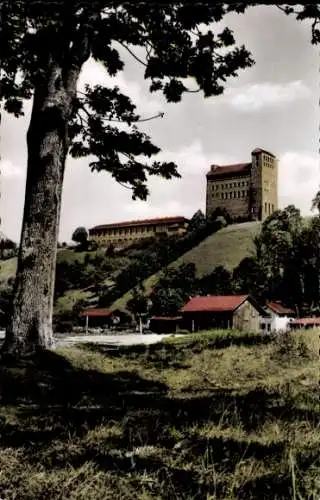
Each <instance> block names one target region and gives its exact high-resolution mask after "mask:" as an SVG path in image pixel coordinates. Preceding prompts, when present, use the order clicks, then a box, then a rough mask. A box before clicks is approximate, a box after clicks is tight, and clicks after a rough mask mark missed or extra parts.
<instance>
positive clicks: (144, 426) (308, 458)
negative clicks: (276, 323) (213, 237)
mask: <svg viewBox="0 0 320 500" xmlns="http://www.w3.org/2000/svg"><path fill="white" fill-rule="evenodd" d="M319 333H320V332H316V331H308V332H305V333H300V332H299V333H296V334H294V336H293V337H291V341H290V338H289V339H287V340H286V341H279V340H278V341H277V343H276V342H275V341H272V342H270V340H269V341H268V343H261V342H262V339H261V337H259V336H257V335H245V334H237V333H231V332H230V333H228V332H211V333H207V334H206V333H203V334H197V336H195V335H193V336H192V335H188V336H186V337H183V338H177V339H173V340H169V341H167V342H165V343H163V344H158V345H154V346H149V347H145V346H131V347H130V348H129V347H128V348H119V349H115V348H111V347H110V348H108V347H106V346H104V347H102V346H100V347H99V346H91V347H90V348H88V347H84V346H83V347H82V348H74V349H65V350H61V351H58V352H56V353H54V352H53V353H50V352H48V353H47V354H46V355H45V357H44V359H40V360H39V359H38V361H37V362H36V363H35V364H31V362H30V360H29V362H28V363H29V364H26V365H25V366H23V367H14V368H12V369H6V368H4V367H3V366H2V367H0V370H1V376H0V395H1V401H0V402H1V405H0V421H1V427H0V470H1V475H0V494H1V497H3V498H6V499H11V498H12V499H13V498H17V499H19V500H31V499H32V500H40V499H43V498H50V499H51V500H58V499H74V500H76V499H77V500H82V499H83V500H111V499H112V500H117V499H122V500H129V499H130V500H141V499H142V500H147V499H158V500H160V499H166V500H171V499H186V500H189V499H199V500H201V499H208V500H209V499H211V500H218V499H223V500H226V499H228V500H229V499H230V500H232V499H234V500H235V499H240V500H247V499H258V498H259V499H261V500H264V499H265V500H266V499H268V500H280V499H281V500H285V499H292V500H293V499H297V500H298V499H299V500H307V499H310V500H311V499H314V500H316V499H318V498H319V494H320V484H319V474H320V461H319V445H320V432H319V404H318V351H319ZM284 339H286V337H284Z"/></svg>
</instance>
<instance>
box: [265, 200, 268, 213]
mask: <svg viewBox="0 0 320 500" xmlns="http://www.w3.org/2000/svg"><path fill="white" fill-rule="evenodd" d="M267 208H268V207H267V202H265V204H264V212H265V213H267Z"/></svg>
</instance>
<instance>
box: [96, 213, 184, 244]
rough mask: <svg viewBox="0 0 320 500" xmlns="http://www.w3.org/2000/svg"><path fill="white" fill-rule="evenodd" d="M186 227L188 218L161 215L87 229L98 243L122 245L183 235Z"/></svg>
mask: <svg viewBox="0 0 320 500" xmlns="http://www.w3.org/2000/svg"><path fill="white" fill-rule="evenodd" d="M187 229H188V220H187V219H186V218H185V217H162V218H158V219H145V220H136V221H127V222H118V223H114V224H104V225H101V226H95V227H93V228H91V229H89V238H90V240H94V241H96V242H97V243H98V244H100V245H106V246H108V245H111V244H112V245H113V246H115V247H122V246H125V245H128V244H132V243H134V242H136V241H141V240H143V239H144V238H154V237H157V236H161V235H164V234H165V235H168V236H170V235H176V234H178V235H183V234H184V233H186V231H187Z"/></svg>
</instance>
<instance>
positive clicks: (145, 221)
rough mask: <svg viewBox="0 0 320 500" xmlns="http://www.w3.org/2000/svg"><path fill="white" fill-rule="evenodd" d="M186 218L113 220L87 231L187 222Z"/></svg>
mask: <svg viewBox="0 0 320 500" xmlns="http://www.w3.org/2000/svg"><path fill="white" fill-rule="evenodd" d="M187 220H188V219H186V218H185V217H182V216H176V217H160V218H156V219H143V220H131V221H125V222H113V223H112V224H102V225H100V226H94V227H92V228H91V229H89V231H94V230H99V229H112V228H117V227H132V226H149V225H151V224H154V225H158V224H177V223H183V222H187Z"/></svg>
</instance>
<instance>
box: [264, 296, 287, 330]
mask: <svg viewBox="0 0 320 500" xmlns="http://www.w3.org/2000/svg"><path fill="white" fill-rule="evenodd" d="M264 309H265V311H266V313H267V314H268V316H267V317H263V318H261V322H260V326H261V330H265V331H268V332H281V331H287V330H288V329H289V327H290V323H291V322H292V321H293V320H294V318H295V317H296V312H295V310H294V309H291V308H290V307H286V306H284V305H282V304H281V302H279V301H273V302H267V303H266V306H265V308H264Z"/></svg>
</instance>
